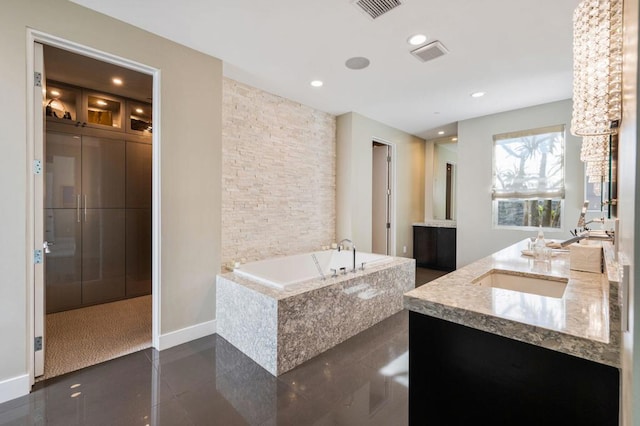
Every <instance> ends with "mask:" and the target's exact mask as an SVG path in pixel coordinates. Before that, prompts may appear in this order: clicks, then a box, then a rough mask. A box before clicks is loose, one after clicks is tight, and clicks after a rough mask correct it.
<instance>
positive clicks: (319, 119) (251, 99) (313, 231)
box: [222, 78, 336, 267]
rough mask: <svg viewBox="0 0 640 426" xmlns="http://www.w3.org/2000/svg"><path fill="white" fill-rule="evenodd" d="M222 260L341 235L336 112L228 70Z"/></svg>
mask: <svg viewBox="0 0 640 426" xmlns="http://www.w3.org/2000/svg"><path fill="white" fill-rule="evenodd" d="M222 155H223V158H222V164H223V165H222V264H223V267H224V266H228V265H230V264H232V263H233V262H236V261H243V262H248V261H252V260H259V259H265V258H269V257H274V256H281V255H287V254H295V253H304V252H308V251H315V250H319V249H320V248H321V247H322V246H325V245H329V244H330V243H331V242H333V241H334V240H335V226H336V217H335V211H336V205H335V198H336V197H335V193H336V119H335V116H333V115H331V114H327V113H324V112H321V111H318V110H315V109H313V108H310V107H307V106H304V105H301V104H299V103H296V102H293V101H291V100H288V99H285V98H282V97H279V96H276V95H273V94H270V93H267V92H264V91H262V90H259V89H256V88H253V87H250V86H247V85H245V84H242V83H239V82H237V81H234V80H231V79H228V78H225V79H224V82H223V113H222Z"/></svg>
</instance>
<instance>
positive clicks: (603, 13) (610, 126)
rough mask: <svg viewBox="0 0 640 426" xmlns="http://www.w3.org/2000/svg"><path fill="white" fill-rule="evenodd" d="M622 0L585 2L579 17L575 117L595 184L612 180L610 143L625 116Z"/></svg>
mask: <svg viewBox="0 0 640 426" xmlns="http://www.w3.org/2000/svg"><path fill="white" fill-rule="evenodd" d="M621 99H622V0H583V1H582V2H581V3H580V4H579V5H578V7H577V8H576V10H575V12H574V15H573V117H572V120H571V133H573V134H574V135H576V136H582V137H583V142H582V152H581V155H580V159H581V160H582V161H584V162H585V163H586V173H587V175H588V176H589V182H606V181H608V178H609V153H610V148H609V146H610V139H609V136H608V135H612V134H614V133H616V132H617V128H618V125H619V122H620V119H621V116H622V111H621V104H622V103H621Z"/></svg>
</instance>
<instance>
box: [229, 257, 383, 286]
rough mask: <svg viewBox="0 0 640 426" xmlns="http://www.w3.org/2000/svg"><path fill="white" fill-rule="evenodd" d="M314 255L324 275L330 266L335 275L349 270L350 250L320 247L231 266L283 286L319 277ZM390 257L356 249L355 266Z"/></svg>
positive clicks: (256, 278) (365, 267) (255, 277)
mask: <svg viewBox="0 0 640 426" xmlns="http://www.w3.org/2000/svg"><path fill="white" fill-rule="evenodd" d="M314 254H315V256H316V258H317V259H318V263H319V264H320V268H321V269H322V272H323V273H324V275H325V276H326V277H327V278H329V277H331V275H332V274H333V271H331V269H335V270H336V271H337V273H338V274H340V268H346V270H347V272H349V271H351V270H352V269H353V252H352V251H350V250H342V251H338V250H324V251H316V252H313V253H305V254H296V255H292V256H285V257H276V258H272V259H265V260H258V261H255V262H249V263H245V264H243V265H240V266H239V267H237V268H235V269H234V270H233V272H235V273H236V274H238V275H240V276H243V277H245V278H249V279H251V280H255V281H258V282H260V283H262V284H266V285H269V286H272V287H275V288H279V289H286V288H287V287H288V286H292V285H294V284H298V283H301V282H304V281H309V280H313V279H319V278H320V273H319V272H318V268H317V266H316V265H315V262H314V261H313V257H312V255H314ZM392 260H393V257H391V256H385V255H382V254H373V253H360V252H358V251H356V267H357V268H358V269H360V268H361V267H362V264H363V263H364V269H365V270H366V269H367V267H371V266H374V265H380V264H383V263H386V262H390V261H392Z"/></svg>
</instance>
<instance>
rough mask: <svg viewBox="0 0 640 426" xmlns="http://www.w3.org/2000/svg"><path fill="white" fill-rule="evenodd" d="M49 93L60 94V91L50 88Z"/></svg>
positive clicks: (52, 94)
mask: <svg viewBox="0 0 640 426" xmlns="http://www.w3.org/2000/svg"><path fill="white" fill-rule="evenodd" d="M49 93H51V96H60V92H58V91H57V90H50V91H49Z"/></svg>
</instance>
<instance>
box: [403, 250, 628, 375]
mask: <svg viewBox="0 0 640 426" xmlns="http://www.w3.org/2000/svg"><path fill="white" fill-rule="evenodd" d="M526 247H527V240H523V241H521V242H519V243H517V244H514V245H512V246H510V247H507V248H506V249H503V250H500V251H498V252H496V253H494V254H493V255H491V256H488V257H486V258H484V259H481V260H478V261H476V262H474V263H471V264H469V265H467V266H465V267H463V268H460V269H458V270H456V271H454V272H452V273H450V274H447V275H445V276H443V277H441V278H438V279H437V280H434V281H431V282H429V283H427V284H425V285H422V286H420V287H418V288H416V289H414V290H411V291H409V292H407V293H405V295H404V306H405V308H407V309H409V310H411V311H414V312H418V313H421V314H424V315H429V316H432V317H436V318H441V319H444V320H447V321H450V322H454V323H457V324H461V325H465V326H468V327H472V328H475V329H479V330H483V331H487V332H490V333H493V334H497V335H501V336H504V337H508V338H512V339H515V340H519V341H523V342H527V343H531V344H534V345H537V346H542V347H545V348H548V349H552V350H556V351H559V352H564V353H567V354H570V355H574V356H578V357H580V358H585V359H589V360H592V361H596V362H599V363H603V364H607V365H611V366H614V367H619V366H620V310H619V308H618V305H617V303H618V286H619V282H618V281H619V279H618V278H617V273H615V272H613V270H614V269H615V270H617V267H616V265H615V264H614V262H613V258H614V257H613V247H612V246H611V244H610V243H608V242H605V243H603V248H604V258H605V261H606V269H607V270H606V271H605V273H604V274H597V273H589V272H579V271H573V270H570V269H569V254H568V252H555V251H554V256H553V257H552V260H551V262H550V265H549V264H545V263H542V262H537V261H535V260H534V259H533V258H532V257H528V256H524V255H522V254H521V253H522V250H523V249H525V248H526ZM491 270H501V271H507V272H511V273H516V274H517V275H522V276H533V277H541V276H542V277H544V276H551V277H555V278H556V279H557V278H560V279H568V283H567V287H566V290H565V293H564V296H563V297H562V298H553V297H545V296H538V295H532V294H527V293H521V292H516V291H509V290H503V289H500V288H491V287H481V286H479V285H477V284H474V283H472V281H473V280H475V279H476V278H478V277H480V276H482V275H484V274H486V273H488V272H490V271H491ZM616 280H617V281H616Z"/></svg>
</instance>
